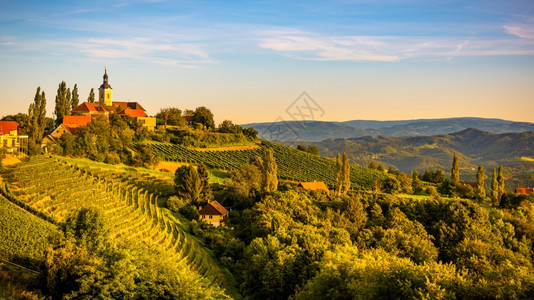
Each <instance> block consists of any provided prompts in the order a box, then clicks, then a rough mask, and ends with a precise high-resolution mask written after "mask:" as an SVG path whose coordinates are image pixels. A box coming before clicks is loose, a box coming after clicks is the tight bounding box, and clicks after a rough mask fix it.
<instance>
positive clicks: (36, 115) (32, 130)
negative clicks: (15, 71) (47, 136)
mask: <svg viewBox="0 0 534 300" xmlns="http://www.w3.org/2000/svg"><path fill="white" fill-rule="evenodd" d="M45 127H46V97H45V93H44V91H42V92H41V88H40V87H38V88H37V91H36V92H35V97H34V99H33V103H31V104H30V107H29V108H28V128H27V129H28V135H29V139H30V140H31V141H32V143H34V144H35V145H40V144H41V142H42V139H43V134H44V130H45ZM39 148H40V147H39ZM39 150H40V149H39Z"/></svg>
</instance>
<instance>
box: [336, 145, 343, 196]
mask: <svg viewBox="0 0 534 300" xmlns="http://www.w3.org/2000/svg"><path fill="white" fill-rule="evenodd" d="M342 190H343V162H342V160H341V153H338V154H337V155H336V195H338V196H340V195H341V191H342Z"/></svg>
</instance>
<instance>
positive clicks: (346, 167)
mask: <svg viewBox="0 0 534 300" xmlns="http://www.w3.org/2000/svg"><path fill="white" fill-rule="evenodd" d="M341 174H342V185H341V187H342V188H341V193H342V194H346V193H347V192H348V191H349V190H350V164H349V157H348V156H347V153H345V152H343V163H342V172H341Z"/></svg>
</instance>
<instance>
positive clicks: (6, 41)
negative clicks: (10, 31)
mask: <svg viewBox="0 0 534 300" xmlns="http://www.w3.org/2000/svg"><path fill="white" fill-rule="evenodd" d="M15 40H16V39H15V37H14V36H9V35H2V36H0V45H2V46H13V45H15Z"/></svg>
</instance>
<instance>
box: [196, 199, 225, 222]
mask: <svg viewBox="0 0 534 300" xmlns="http://www.w3.org/2000/svg"><path fill="white" fill-rule="evenodd" d="M199 213H200V220H202V221H204V222H206V223H208V224H211V225H213V226H215V227H218V226H220V225H221V224H223V223H224V222H226V220H227V219H228V211H227V210H226V208H224V207H223V206H222V205H221V204H219V202H217V201H211V202H210V203H208V204H206V205H205V206H204V207H203V208H202V209H201V210H200V212H199Z"/></svg>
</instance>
